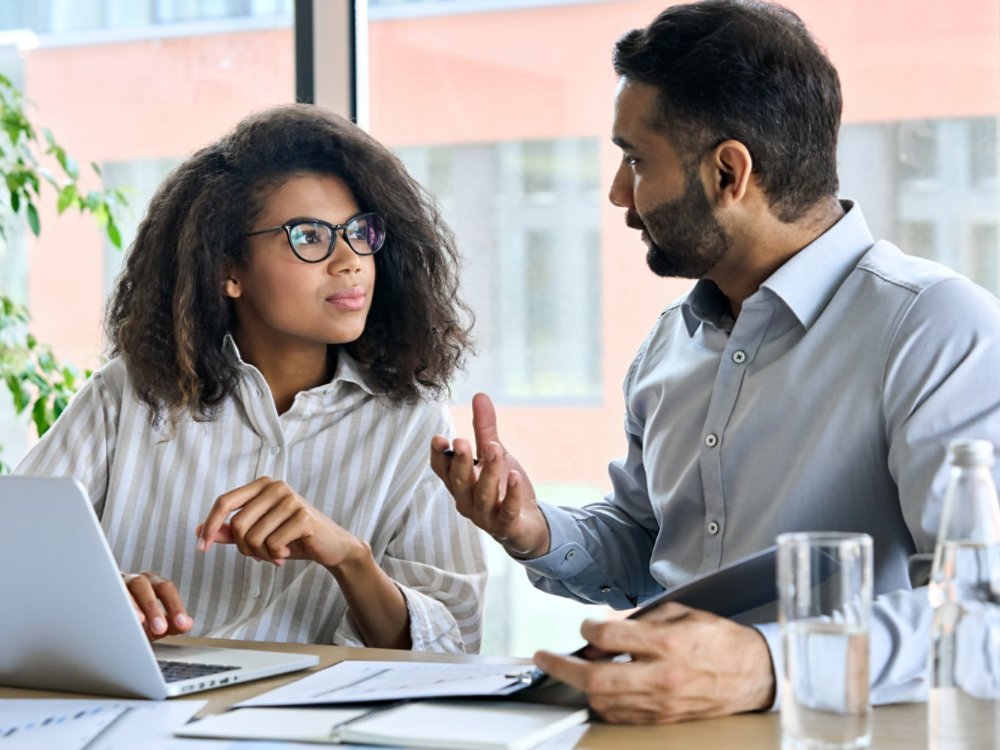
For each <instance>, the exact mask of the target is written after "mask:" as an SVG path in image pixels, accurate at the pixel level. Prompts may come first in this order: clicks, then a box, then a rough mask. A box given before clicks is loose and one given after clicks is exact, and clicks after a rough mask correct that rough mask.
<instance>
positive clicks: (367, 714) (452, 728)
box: [177, 701, 587, 750]
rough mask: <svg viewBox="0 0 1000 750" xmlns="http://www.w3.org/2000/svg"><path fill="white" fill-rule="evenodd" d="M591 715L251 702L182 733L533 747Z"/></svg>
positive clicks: (462, 706) (488, 749)
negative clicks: (261, 705) (265, 705)
mask: <svg viewBox="0 0 1000 750" xmlns="http://www.w3.org/2000/svg"><path fill="white" fill-rule="evenodd" d="M586 720H587V711H586V709H568V708H560V707H556V706H538V705H533V704H530V703H512V702H503V701H421V702H414V703H404V704H394V705H393V704H390V705H389V706H376V707H374V708H371V707H367V708H352V709H344V708H340V709H317V708H312V709H309V708H297V709H296V708H244V709H239V710H236V711H231V712H229V713H226V714H221V715H218V716H209V717H207V718H205V719H202V720H201V721H198V722H196V723H194V724H189V725H188V726H186V727H183V728H182V729H180V730H178V731H177V734H178V735H179V736H182V737H204V738H209V737H215V738H227V739H245V740H249V739H257V740H279V741H286V742H317V743H328V744H339V743H343V742H356V743H361V744H367V745H389V746H393V747H396V746H399V747H404V746H405V747H415V748H443V749H448V748H454V749H455V750H528V748H533V747H536V746H537V745H539V744H540V743H542V742H544V741H546V740H547V739H549V738H552V737H555V736H556V735H558V734H560V733H561V732H563V731H564V730H566V729H567V728H569V727H572V726H574V725H578V724H582V723H583V722H585V721H586Z"/></svg>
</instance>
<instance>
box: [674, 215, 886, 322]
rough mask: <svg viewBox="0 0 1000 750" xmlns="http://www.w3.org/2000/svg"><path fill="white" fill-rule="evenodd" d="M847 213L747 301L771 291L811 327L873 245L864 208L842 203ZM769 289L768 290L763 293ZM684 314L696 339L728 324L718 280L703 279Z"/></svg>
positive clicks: (727, 309) (682, 309)
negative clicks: (703, 328)
mask: <svg viewBox="0 0 1000 750" xmlns="http://www.w3.org/2000/svg"><path fill="white" fill-rule="evenodd" d="M841 205H842V206H843V207H844V215H843V216H842V217H840V220H839V221H838V222H837V223H836V224H834V225H833V226H832V227H830V228H829V229H828V230H827V231H826V232H824V233H823V234H821V235H820V236H819V237H817V238H816V239H815V240H813V241H812V242H811V243H809V244H808V245H806V246H805V247H804V248H802V249H801V250H800V251H799V252H797V253H796V254H795V255H793V256H792V257H791V258H789V259H788V260H787V261H786V262H785V263H784V264H783V265H782V266H781V267H780V268H779V269H778V270H777V271H775V272H774V273H773V274H771V275H770V276H769V277H768V278H767V279H766V280H765V281H764V283H763V284H761V288H760V289H759V290H758V291H757V292H755V293H754V294H752V295H751V296H750V297H749V298H748V299H747V300H746V301H745V302H744V303H743V306H744V307H746V306H747V304H748V303H750V304H752V303H753V302H754V301H755V300H759V299H761V297H763V296H764V294H766V293H770V294H772V295H774V296H775V297H777V298H778V299H780V300H781V301H782V302H784V303H785V305H786V306H787V307H788V309H789V310H790V311H791V312H792V314H793V315H795V317H796V318H797V319H798V321H799V323H801V324H802V326H803V327H805V328H809V327H810V326H812V324H813V323H814V322H816V318H818V317H819V315H820V313H821V312H823V309H824V308H825V307H826V305H827V303H828V302H829V301H830V299H831V298H832V297H833V295H834V293H835V292H836V291H837V289H838V288H839V287H840V285H841V284H842V283H843V282H844V279H845V278H847V275H848V274H849V273H850V272H851V270H852V269H853V268H854V267H855V266H856V265H857V263H858V261H859V260H860V259H861V256H863V255H864V254H865V253H866V252H867V251H868V250H869V249H870V248H871V246H872V244H874V239H873V238H872V234H871V231H869V229H868V224H867V223H866V222H865V217H864V215H863V214H862V213H861V208H860V206H858V205H857V204H855V203H852V202H851V201H841ZM764 290H766V292H764ZM681 311H682V313H683V316H684V323H685V325H686V326H687V330H688V335H690V336H694V333H695V331H697V330H698V326H699V325H701V323H703V322H707V323H712V324H713V325H715V326H716V327H718V328H727V327H730V326H731V324H732V322H731V319H730V322H729V326H727V325H726V323H725V321H726V316H728V315H729V303H728V301H727V300H726V298H725V296H724V295H723V294H722V292H721V291H720V290H719V287H717V286H716V285H715V283H714V282H712V281H709V280H707V279H701V280H699V281H698V283H697V284H695V286H694V288H693V289H692V290H691V292H690V293H689V294H688V296H687V298H686V299H685V300H684V302H683V304H682V307H681Z"/></svg>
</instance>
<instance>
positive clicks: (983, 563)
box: [928, 440, 1000, 750]
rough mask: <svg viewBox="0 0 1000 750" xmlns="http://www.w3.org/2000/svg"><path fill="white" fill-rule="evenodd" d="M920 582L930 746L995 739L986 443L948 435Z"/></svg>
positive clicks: (994, 551) (996, 551) (995, 518)
mask: <svg viewBox="0 0 1000 750" xmlns="http://www.w3.org/2000/svg"><path fill="white" fill-rule="evenodd" d="M948 463H949V466H950V472H951V475H950V479H949V483H948V490H947V493H946V494H945V499H944V508H943V510H942V512H941V520H940V527H939V529H938V539H937V546H936V547H935V550H934V566H933V569H932V571H931V580H930V585H929V587H928V591H929V597H930V602H931V607H932V608H933V610H934V619H933V623H932V625H931V650H930V660H929V661H930V697H929V703H928V732H929V739H930V747H931V749H932V750H959V748H960V749H961V750H980V748H982V750H996V748H997V747H998V743H1000V739H998V738H1000V502H998V500H997V489H996V485H995V484H994V482H993V472H992V467H993V444H992V443H990V442H989V441H988V440H955V441H953V442H952V443H951V444H950V445H949V446H948Z"/></svg>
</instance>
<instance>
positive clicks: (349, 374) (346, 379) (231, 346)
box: [222, 333, 378, 396]
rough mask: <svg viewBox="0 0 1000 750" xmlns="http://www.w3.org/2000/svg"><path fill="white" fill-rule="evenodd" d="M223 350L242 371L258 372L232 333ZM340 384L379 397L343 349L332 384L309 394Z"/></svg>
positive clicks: (321, 391)
mask: <svg viewBox="0 0 1000 750" xmlns="http://www.w3.org/2000/svg"><path fill="white" fill-rule="evenodd" d="M222 350H223V351H224V352H226V354H228V355H229V356H230V357H232V358H233V359H234V360H235V361H236V363H237V364H238V365H239V367H240V368H241V369H243V370H250V369H252V370H254V371H257V368H255V367H254V366H253V365H251V364H250V363H249V362H246V361H244V359H243V357H242V356H241V355H240V349H239V347H238V346H236V340H235V339H234V338H233V335H232V334H231V333H227V334H226V335H225V337H224V338H223V339H222ZM338 383H351V384H353V385H356V386H358V387H359V388H361V389H362V390H363V391H364V392H365V393H368V394H370V395H372V396H376V395H378V393H377V392H376V390H375V389H374V388H373V387H372V385H371V383H370V382H369V380H368V378H367V377H366V374H365V372H364V370H363V369H362V367H361V365H360V364H358V361H357V360H356V359H354V357H352V356H351V355H350V354H348V353H347V351H345V350H344V348H343V347H338V348H337V367H336V369H335V370H334V373H333V377H332V378H331V379H330V382H329V383H325V384H323V385H318V386H316V387H315V388H310V389H309V392H311V393H328V392H330V391H332V390H334V389H335V388H336V387H337V385H338Z"/></svg>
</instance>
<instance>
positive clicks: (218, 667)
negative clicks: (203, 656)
mask: <svg viewBox="0 0 1000 750" xmlns="http://www.w3.org/2000/svg"><path fill="white" fill-rule="evenodd" d="M156 663H157V664H159V665H160V671H161V672H163V679H164V680H166V681H167V682H180V681H181V680H187V679H190V678H192V677H205V676H206V675H210V674H218V673H219V672H232V671H234V670H236V669H239V667H231V666H226V665H224V664H193V663H191V662H186V661H163V660H160V659H157V661H156Z"/></svg>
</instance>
